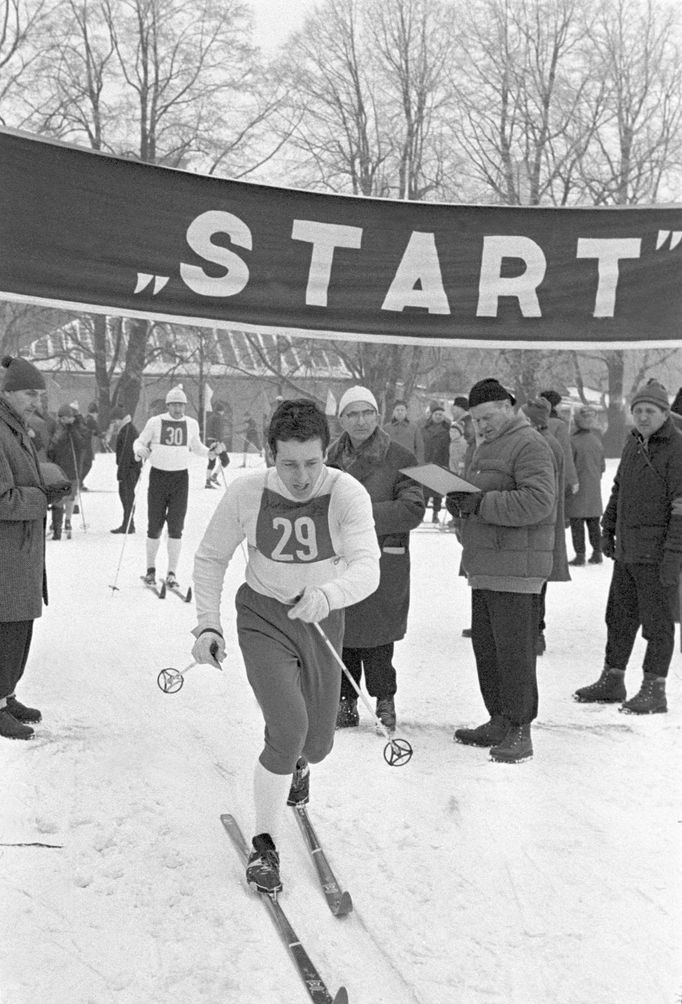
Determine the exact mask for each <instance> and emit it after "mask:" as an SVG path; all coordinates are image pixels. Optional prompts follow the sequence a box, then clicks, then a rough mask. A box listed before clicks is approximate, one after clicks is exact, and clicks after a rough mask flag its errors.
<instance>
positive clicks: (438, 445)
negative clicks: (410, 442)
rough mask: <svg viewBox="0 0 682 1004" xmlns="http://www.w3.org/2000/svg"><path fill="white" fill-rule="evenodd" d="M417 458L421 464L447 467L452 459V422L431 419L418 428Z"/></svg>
mask: <svg viewBox="0 0 682 1004" xmlns="http://www.w3.org/2000/svg"><path fill="white" fill-rule="evenodd" d="M417 459H418V461H419V463H420V464H439V465H440V466H441V467H445V468H446V469H447V466H448V463H449V461H450V423H449V422H448V421H447V420H446V421H445V422H433V421H431V419H430V418H429V420H428V421H427V422H426V423H425V424H424V425H422V426H421V428H420V429H419V430H418V439H417Z"/></svg>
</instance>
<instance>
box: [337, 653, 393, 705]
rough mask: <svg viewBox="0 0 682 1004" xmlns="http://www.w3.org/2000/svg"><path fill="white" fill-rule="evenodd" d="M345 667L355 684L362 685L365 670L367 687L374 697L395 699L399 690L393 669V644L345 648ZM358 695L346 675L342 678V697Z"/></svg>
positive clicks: (343, 654)
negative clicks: (361, 679)
mask: <svg viewBox="0 0 682 1004" xmlns="http://www.w3.org/2000/svg"><path fill="white" fill-rule="evenodd" d="M341 655H342V658H343V662H344V665H345V667H346V669H347V670H348V672H349V673H350V675H351V676H352V677H353V679H354V680H355V682H356V683H357V684H358V686H359V685H360V678H361V677H362V668H363V666H364V668H365V686H366V687H367V693H368V694H370V695H371V696H372V697H393V696H394V694H395V692H396V690H397V689H398V685H397V681H396V674H395V669H394V667H393V642H390V644H388V645H376V646H375V647H374V648H344V650H343V652H342V653H341ZM357 696H358V695H357V693H356V692H355V690H354V689H353V685H352V683H349V682H348V679H347V678H346V674H345V673H344V674H343V676H342V677H341V697H342V698H344V699H348V698H351V699H352V698H356V697H357Z"/></svg>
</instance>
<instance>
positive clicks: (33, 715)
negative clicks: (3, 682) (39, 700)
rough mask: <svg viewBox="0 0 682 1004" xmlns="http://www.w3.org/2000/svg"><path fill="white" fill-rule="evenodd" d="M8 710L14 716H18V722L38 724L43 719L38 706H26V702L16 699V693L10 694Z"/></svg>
mask: <svg viewBox="0 0 682 1004" xmlns="http://www.w3.org/2000/svg"><path fill="white" fill-rule="evenodd" d="M7 710H8V711H9V713H10V715H11V716H12V718H16V720H17V721H18V722H24V724H26V725H36V724H37V723H38V722H40V721H42V719H43V716H42V715H41V713H40V712H39V711H38V709H37V708H28V707H26V705H25V704H22V703H21V701H18V700H17V699H16V697H15V696H14V694H10V695H9V697H8V698H7Z"/></svg>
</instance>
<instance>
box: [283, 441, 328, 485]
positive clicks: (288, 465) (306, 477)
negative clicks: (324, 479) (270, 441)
mask: <svg viewBox="0 0 682 1004" xmlns="http://www.w3.org/2000/svg"><path fill="white" fill-rule="evenodd" d="M323 465H324V451H323V449H322V440H321V439H307V440H306V441H305V442H303V443H302V442H300V441H299V440H298V439H287V440H281V439H278V440H277V454H276V456H275V467H276V469H277V473H278V474H279V476H280V478H281V479H282V481H283V483H284V485H285V487H286V488H287V489H288V491H290V492H291V494H292V495H293V496H294V498H296V499H301V500H303V499H307V498H310V496H311V495H312V493H313V489H314V488H315V486H316V484H317V482H318V479H319V477H320V474H321V473H322V467H323Z"/></svg>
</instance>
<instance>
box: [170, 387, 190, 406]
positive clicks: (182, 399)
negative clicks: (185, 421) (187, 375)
mask: <svg viewBox="0 0 682 1004" xmlns="http://www.w3.org/2000/svg"><path fill="white" fill-rule="evenodd" d="M166 404H187V397H186V395H185V392H184V390H183V389H182V387H171V389H170V390H169V391H168V393H167V394H166Z"/></svg>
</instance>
